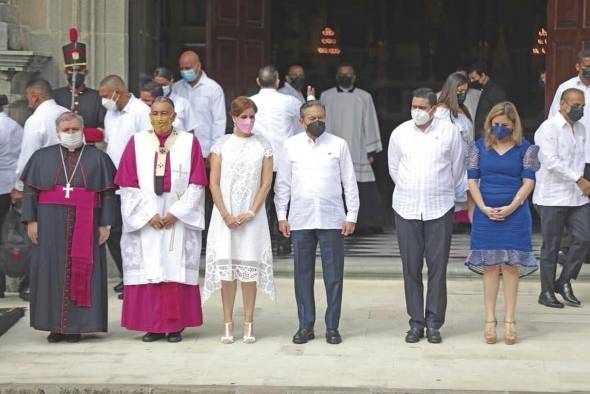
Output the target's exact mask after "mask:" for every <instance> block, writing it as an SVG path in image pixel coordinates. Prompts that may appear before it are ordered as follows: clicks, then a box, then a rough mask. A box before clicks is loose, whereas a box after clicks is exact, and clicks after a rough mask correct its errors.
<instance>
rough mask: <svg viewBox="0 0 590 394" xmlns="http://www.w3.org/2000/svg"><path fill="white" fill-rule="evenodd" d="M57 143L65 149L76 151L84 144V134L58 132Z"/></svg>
mask: <svg viewBox="0 0 590 394" xmlns="http://www.w3.org/2000/svg"><path fill="white" fill-rule="evenodd" d="M59 141H60V142H61V145H62V146H63V147H64V148H66V149H77V148H79V147H81V146H82V145H83V144H84V133H82V132H81V131H76V132H75V133H64V132H63V131H60V132H59Z"/></svg>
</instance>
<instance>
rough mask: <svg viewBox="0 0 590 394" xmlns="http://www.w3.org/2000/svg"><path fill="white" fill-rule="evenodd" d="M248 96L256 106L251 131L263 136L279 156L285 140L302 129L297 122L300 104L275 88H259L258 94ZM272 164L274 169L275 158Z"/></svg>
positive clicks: (275, 166)
mask: <svg viewBox="0 0 590 394" xmlns="http://www.w3.org/2000/svg"><path fill="white" fill-rule="evenodd" d="M250 98H251V99H252V101H254V103H256V106H257V107H258V112H257V113H256V121H255V122H254V129H253V130H252V132H253V133H254V134H258V135H261V136H263V137H264V138H265V139H266V140H267V141H268V142H270V145H271V146H272V149H273V151H274V152H276V153H277V156H280V154H281V149H282V147H283V145H284V144H285V141H287V139H288V138H289V137H292V136H293V135H295V134H297V133H299V132H301V131H303V127H302V126H301V125H300V123H299V107H301V104H300V103H299V101H297V99H295V98H294V97H292V96H288V95H286V94H283V93H279V92H278V91H277V90H276V89H260V92H259V93H258V94H255V95H254V96H252V97H250ZM273 166H274V171H276V170H277V166H278V164H277V162H276V160H275V162H274V164H273Z"/></svg>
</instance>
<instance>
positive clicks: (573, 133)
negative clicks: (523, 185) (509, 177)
mask: <svg viewBox="0 0 590 394" xmlns="http://www.w3.org/2000/svg"><path fill="white" fill-rule="evenodd" d="M535 144H536V145H538V146H539V161H540V162H541V168H540V169H539V171H537V173H536V178H537V179H536V184H535V191H534V192H533V203H535V204H538V205H544V206H566V207H568V206H580V205H584V204H587V203H588V202H589V200H588V197H585V196H584V195H583V194H582V191H581V190H580V188H579V187H578V185H576V181H577V180H578V179H580V177H581V176H582V175H583V174H584V165H585V164H584V162H585V155H584V146H585V130H584V125H583V124H582V123H581V122H574V124H573V127H572V125H570V124H569V123H568V122H567V121H566V120H565V118H564V117H563V115H562V114H561V113H559V112H558V113H557V114H556V115H554V116H553V117H551V118H549V119H547V120H546V121H545V122H543V123H542V124H541V126H540V127H539V129H538V130H537V131H536V132H535Z"/></svg>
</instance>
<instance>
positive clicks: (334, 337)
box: [326, 330, 342, 345]
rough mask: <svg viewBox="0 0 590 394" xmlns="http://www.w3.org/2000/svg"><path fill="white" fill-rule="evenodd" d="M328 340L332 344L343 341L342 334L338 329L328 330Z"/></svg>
mask: <svg viewBox="0 0 590 394" xmlns="http://www.w3.org/2000/svg"><path fill="white" fill-rule="evenodd" d="M326 342H328V343H329V344H331V345H338V344H339V343H342V336H340V333H339V332H338V330H326Z"/></svg>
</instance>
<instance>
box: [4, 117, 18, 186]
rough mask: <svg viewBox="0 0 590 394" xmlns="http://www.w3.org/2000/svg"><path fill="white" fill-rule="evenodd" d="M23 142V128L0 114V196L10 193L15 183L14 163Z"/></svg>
mask: <svg viewBox="0 0 590 394" xmlns="http://www.w3.org/2000/svg"><path fill="white" fill-rule="evenodd" d="M22 141H23V128H22V127H21V126H20V125H19V124H18V123H16V122H15V121H14V120H12V119H11V118H9V117H8V115H7V114H6V113H5V112H0V194H7V193H10V192H11V190H12V188H13V187H14V182H15V181H16V162H17V160H18V156H19V153H20V147H21V144H22Z"/></svg>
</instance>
